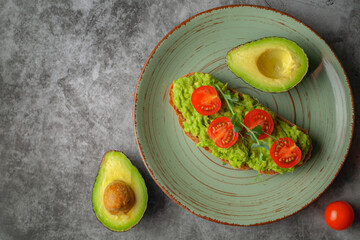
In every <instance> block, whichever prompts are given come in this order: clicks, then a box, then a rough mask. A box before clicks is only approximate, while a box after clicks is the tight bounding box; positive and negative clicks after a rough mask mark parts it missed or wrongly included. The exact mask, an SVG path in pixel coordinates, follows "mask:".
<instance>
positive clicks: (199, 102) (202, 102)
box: [191, 86, 221, 116]
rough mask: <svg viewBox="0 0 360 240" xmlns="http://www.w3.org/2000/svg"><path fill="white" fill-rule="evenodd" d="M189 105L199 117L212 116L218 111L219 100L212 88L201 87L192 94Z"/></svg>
mask: <svg viewBox="0 0 360 240" xmlns="http://www.w3.org/2000/svg"><path fill="white" fill-rule="evenodd" d="M191 103H192V105H193V106H194V108H195V110H196V111H197V112H198V113H200V114H201V115H206V116H209V115H213V114H215V113H217V112H218V111H219V110H220V107H221V100H220V97H219V94H218V92H217V91H216V90H215V88H213V87H212V86H201V87H199V88H197V89H195V91H194V92H193V93H192V95H191Z"/></svg>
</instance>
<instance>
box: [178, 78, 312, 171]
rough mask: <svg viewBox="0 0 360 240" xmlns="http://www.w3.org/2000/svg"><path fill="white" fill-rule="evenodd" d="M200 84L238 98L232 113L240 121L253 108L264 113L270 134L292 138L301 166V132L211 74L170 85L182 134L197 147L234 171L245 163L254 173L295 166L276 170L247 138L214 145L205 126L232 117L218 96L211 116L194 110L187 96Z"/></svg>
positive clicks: (305, 145) (305, 146) (305, 142)
mask: <svg viewBox="0 0 360 240" xmlns="http://www.w3.org/2000/svg"><path fill="white" fill-rule="evenodd" d="M204 85H208V86H213V87H214V88H216V87H215V86H216V85H218V86H219V87H220V88H221V89H222V91H223V92H224V93H225V94H230V95H231V96H232V97H236V98H237V99H239V104H236V105H235V106H234V112H235V113H236V114H237V117H238V119H240V121H244V117H245V115H246V114H247V113H248V112H249V111H251V110H253V109H262V110H265V111H267V112H268V113H269V114H270V115H271V117H272V119H273V121H274V130H273V132H272V134H271V135H273V136H275V137H277V138H282V137H289V138H292V139H293V140H294V141H295V143H296V145H297V146H298V147H299V148H300V149H301V151H302V159H301V161H300V163H299V164H298V165H297V166H299V165H301V164H302V162H303V161H304V158H305V156H306V154H307V152H308V150H309V147H310V140H309V138H308V136H307V135H306V134H305V133H304V132H302V131H300V130H298V129H297V128H296V126H293V127H290V126H289V125H288V124H287V123H286V122H284V121H282V120H280V119H278V118H277V117H276V114H275V113H274V112H272V111H270V110H268V109H267V108H265V107H264V106H263V105H261V104H260V103H259V102H258V101H257V100H255V99H253V98H252V97H250V96H249V95H245V94H243V95H242V96H241V97H240V96H239V93H234V92H232V91H230V90H229V89H228V88H227V84H224V83H222V82H219V81H218V80H216V79H215V78H214V77H212V76H211V75H209V74H204V73H195V74H194V75H192V76H190V77H182V78H179V79H177V80H175V81H174V84H173V94H174V95H173V102H174V104H175V106H176V107H177V108H178V109H179V111H180V112H181V113H182V115H183V116H184V117H185V119H186V121H185V122H184V131H185V132H191V133H192V134H193V135H194V136H197V137H198V138H199V140H200V142H199V143H198V144H197V146H198V147H208V148H209V149H210V150H211V151H212V154H213V155H214V156H215V157H218V158H221V159H226V160H228V161H229V162H230V164H231V166H233V167H234V168H237V167H241V166H242V165H243V164H247V165H248V166H249V167H251V168H253V169H254V170H257V171H265V170H270V169H271V170H274V171H276V172H278V173H285V172H293V171H294V170H295V168H296V166H295V167H291V168H280V167H278V166H277V165H276V164H275V162H274V161H273V160H272V158H271V156H270V151H268V150H266V149H264V148H251V144H252V143H253V141H252V140H251V139H250V138H248V139H249V141H244V140H242V139H241V136H239V139H238V141H237V142H236V143H235V144H234V145H233V146H232V147H230V148H219V147H218V146H216V145H215V143H214V141H213V140H211V139H210V138H209V136H208V127H209V125H210V123H211V121H212V120H214V119H215V118H218V117H223V116H225V117H228V118H231V116H232V114H231V112H230V110H229V108H228V106H227V104H226V102H225V100H224V99H222V97H221V95H220V94H219V95H220V97H221V101H222V104H221V109H220V110H219V111H218V112H217V113H215V114H213V115H211V116H203V115H201V114H199V113H198V112H197V111H196V110H195V109H194V107H193V105H192V103H191V94H192V93H193V91H194V90H195V89H196V88H198V87H200V86H204ZM262 141H265V142H267V143H268V144H269V146H271V144H272V143H273V142H274V139H272V138H271V137H268V138H266V139H264V140H262ZM260 153H263V155H264V158H263V160H260V157H259V156H260Z"/></svg>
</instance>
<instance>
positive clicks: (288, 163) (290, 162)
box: [270, 137, 301, 168]
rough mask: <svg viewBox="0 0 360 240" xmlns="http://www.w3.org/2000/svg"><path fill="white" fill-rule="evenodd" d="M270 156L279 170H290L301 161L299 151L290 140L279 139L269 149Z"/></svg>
mask: <svg viewBox="0 0 360 240" xmlns="http://www.w3.org/2000/svg"><path fill="white" fill-rule="evenodd" d="M270 156H271V158H272V159H273V160H274V162H275V163H276V164H277V165H278V166H279V167H281V168H291V167H293V166H295V165H296V164H298V163H299V162H300V160H301V150H300V148H299V147H298V146H296V144H295V142H294V140H292V139H291V138H287V137H285V138H280V139H279V140H276V141H275V142H274V143H273V144H272V145H271V148H270Z"/></svg>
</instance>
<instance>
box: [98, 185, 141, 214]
mask: <svg viewBox="0 0 360 240" xmlns="http://www.w3.org/2000/svg"><path fill="white" fill-rule="evenodd" d="M134 203H135V195H134V192H133V190H132V189H131V187H130V186H129V185H128V184H126V183H125V182H123V181H120V180H115V181H113V182H112V183H110V184H109V185H108V186H107V187H106V189H105V192H104V205H105V208H106V210H108V212H109V213H111V214H113V215H118V214H125V213H127V212H128V211H130V209H131V208H132V207H133V206H134Z"/></svg>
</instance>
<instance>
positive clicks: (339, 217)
mask: <svg viewBox="0 0 360 240" xmlns="http://www.w3.org/2000/svg"><path fill="white" fill-rule="evenodd" d="M354 218H355V214H354V210H353V208H352V207H351V205H350V204H348V203H347V202H344V201H336V202H332V203H330V204H329V205H328V206H327V207H326V209H325V221H326V223H327V224H328V225H329V226H330V227H331V228H332V229H335V230H344V229H346V228H348V227H350V226H351V224H352V223H353V222H354Z"/></svg>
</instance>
